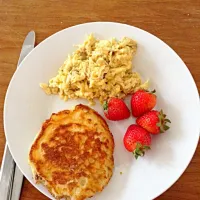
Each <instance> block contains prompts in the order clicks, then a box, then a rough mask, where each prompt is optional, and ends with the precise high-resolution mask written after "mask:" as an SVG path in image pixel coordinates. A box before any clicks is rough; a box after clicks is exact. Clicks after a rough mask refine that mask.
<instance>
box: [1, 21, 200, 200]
mask: <svg viewBox="0 0 200 200" xmlns="http://www.w3.org/2000/svg"><path fill="white" fill-rule="evenodd" d="M89 33H94V34H95V36H96V37H98V38H100V39H110V38H111V37H116V38H119V39H120V38H122V37H123V36H127V37H130V38H133V39H135V40H136V41H137V42H138V52H137V55H136V58H135V60H134V61H133V63H134V65H135V67H136V71H138V72H139V73H140V74H141V75H142V76H143V78H144V79H146V78H150V80H151V87H152V88H155V89H156V90H157V96H158V108H159V109H160V108H163V110H164V111H165V112H166V113H167V114H168V116H169V118H170V119H171V121H172V124H171V129H170V130H169V131H168V132H166V133H165V134H161V135H159V136H156V137H153V143H152V150H151V151H149V152H148V153H147V154H146V155H145V157H143V158H140V159H138V160H137V161H136V160H135V159H134V158H133V156H132V154H131V153H128V152H127V151H126V150H125V149H124V147H123V143H122V138H123V135H124V133H125V130H126V128H127V126H128V125H130V124H131V123H134V119H133V118H130V119H129V120H125V121H120V122H108V124H109V126H110V128H111V131H112V133H113V135H114V139H115V144H116V147H115V153H114V158H115V170H114V175H113V177H112V179H111V181H110V182H109V184H108V186H107V187H106V188H105V189H104V190H103V192H101V193H99V194H97V195H96V196H95V197H93V198H92V199H91V200H94V199H95V200H111V199H115V200H130V199H132V198H133V197H134V199H137V200H150V199H153V198H155V197H157V196H158V195H160V194H161V193H163V192H164V191H166V190H167V189H168V188H169V187H170V186H171V185H172V184H173V183H174V182H175V181H176V180H177V179H178V178H179V177H180V176H181V174H182V173H183V172H184V170H185V169H186V167H187V166H188V164H189V162H190V160H191V158H192V156H193V154H194V152H195V149H196V146H197V143H198V139H199V130H200V104H199V96H198V91H197V88H196V85H195V83H194V80H193V79H192V76H191V74H190V72H189V71H188V69H187V67H186V66H185V64H184V63H183V61H182V60H181V59H180V58H179V57H178V55H177V54H176V53H175V52H174V51H173V50H172V49H171V48H170V47H169V46H167V45H166V44H165V43H164V42H162V41H161V40H159V39H158V38H156V37H155V36H153V35H151V34H149V33H147V32H145V31H143V30H141V29H138V28H135V27H132V26H128V25H124V24H118V23H109V22H97V23H87V24H81V25H78V26H74V27H71V28H68V29H65V30H62V31H60V32H58V33H56V34H54V35H52V36H51V37H49V38H48V39H46V40H45V41H43V42H42V43H41V44H39V45H38V46H37V47H36V48H35V49H34V50H33V51H32V52H31V53H30V54H29V55H28V56H27V57H26V58H25V60H24V61H23V62H22V63H21V65H20V67H19V68H18V69H17V71H16V72H15V74H14V76H13V78H12V80H11V83H10V85H9V88H8V91H7V95H6V100H5V107H4V126H5V133H6V139H7V141H8V145H9V148H10V150H11V153H12V155H13V157H14V159H15V161H16V163H17V165H18V166H19V168H20V169H21V171H22V172H23V174H24V175H25V176H26V178H27V179H28V180H29V181H30V182H31V183H32V184H33V185H34V186H35V187H36V188H37V189H39V190H40V191H41V192H42V193H44V194H45V195H46V196H48V197H49V198H52V196H51V195H50V194H49V193H48V192H47V190H46V189H45V188H44V187H43V186H41V185H35V183H34V181H33V179H32V174H31V170H30V167H29V165H28V162H27V160H28V152H29V148H30V145H31V143H32V142H33V140H34V137H35V135H36V133H37V132H38V130H39V129H40V126H41V124H42V123H43V121H44V120H45V119H47V118H49V117H50V114H51V113H52V112H57V111H59V110H63V109H70V108H71V107H72V106H73V105H76V104H78V103H87V102H86V101H83V100H80V99H79V100H77V101H72V100H70V101H68V102H63V101H62V100H60V99H59V97H57V96H53V97H50V96H47V95H45V93H44V92H43V91H42V90H41V89H40V88H39V83H40V82H47V81H48V79H49V78H51V77H53V76H55V75H56V73H57V71H58V68H59V67H60V66H61V65H62V63H63V61H64V60H65V59H66V57H67V55H68V54H69V53H72V52H73V51H74V49H75V47H74V46H73V45H75V44H80V43H82V42H83V40H84V39H85V37H86V35H87V34H89ZM127 101H128V100H127ZM94 109H96V110H97V111H98V112H99V113H100V114H103V113H102V108H101V106H100V105H99V104H97V105H96V106H95V107H94ZM120 172H123V174H122V175H120ZM52 199H53V198H52Z"/></svg>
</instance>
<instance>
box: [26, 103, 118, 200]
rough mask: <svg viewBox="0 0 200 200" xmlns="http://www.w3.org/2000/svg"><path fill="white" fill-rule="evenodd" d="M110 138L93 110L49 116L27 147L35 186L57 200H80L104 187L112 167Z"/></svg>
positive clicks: (78, 109) (77, 107) (85, 108)
mask: <svg viewBox="0 0 200 200" xmlns="http://www.w3.org/2000/svg"><path fill="white" fill-rule="evenodd" d="M113 150H114V141H113V136H112V134H111V132H110V130H109V128H108V125H107V123H106V122H105V120H104V119H103V118H102V117H101V116H100V115H99V114H98V113H97V112H95V111H94V110H93V109H91V108H89V107H88V106H85V105H81V104H80V105H77V106H76V107H75V109H74V110H64V111H61V112H58V113H56V114H52V115H51V117H50V119H48V120H46V121H45V122H44V123H43V125H42V128H41V131H40V132H39V134H38V136H37V138H36V139H35V141H34V143H33V144H32V146H31V150H30V153H29V163H30V166H31V169H32V172H33V176H34V179H35V181H36V183H42V184H43V185H45V186H46V187H47V189H48V190H49V192H50V193H51V194H52V195H53V196H54V197H55V198H57V199H61V198H65V199H67V200H83V199H86V198H88V197H92V196H93V195H94V194H95V193H97V192H100V191H102V190H103V188H104V187H105V186H106V185H107V184H108V182H109V180H110V178H111V176H112V173H113V167H114V160H113Z"/></svg>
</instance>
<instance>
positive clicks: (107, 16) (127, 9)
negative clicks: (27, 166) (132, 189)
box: [0, 0, 200, 200]
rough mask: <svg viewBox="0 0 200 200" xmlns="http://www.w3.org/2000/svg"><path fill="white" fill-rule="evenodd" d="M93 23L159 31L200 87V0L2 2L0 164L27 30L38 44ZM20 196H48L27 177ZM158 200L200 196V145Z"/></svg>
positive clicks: (30, 199)
mask: <svg viewBox="0 0 200 200" xmlns="http://www.w3.org/2000/svg"><path fill="white" fill-rule="evenodd" d="M91 21H114V22H122V23H127V24H130V25H133V26H136V27H139V28H142V29H144V30H146V31H149V32H150V33H153V34H154V35H156V36H157V37H159V38H160V39H162V40H163V41H165V42H166V43H167V44H168V45H170V46H171V47H172V48H173V49H174V50H175V51H176V52H177V53H178V54H179V55H180V57H181V58H182V59H183V61H184V62H185V63H186V65H187V67H188V69H189V70H190V72H191V73H192V75H193V77H194V80H195V82H196V84H197V87H198V90H200V0H184V1H182V0H157V1H156V0H129V1H128V0H127V1H126V0H121V1H120V0H99V1H97V0H87V1H82V0H76V1H72V0H63V1H61V0H54V1H53V0H21V1H19V0H18V1H17V0H13V1H12V0H0V112H1V113H0V163H1V159H2V155H3V151H4V144H5V136H4V130H3V104H4V97H5V93H6V90H7V87H8V84H9V81H10V79H11V77H12V75H13V73H14V71H15V69H16V64H17V61H18V57H19V54H20V51H21V46H22V43H23V40H24V38H25V36H26V34H27V33H28V32H29V31H30V30H34V31H35V32H36V43H37V44H38V43H40V42H41V41H42V40H44V39H45V38H47V37H48V36H50V35H52V34H53V33H55V32H57V31H59V30H61V29H64V28H67V27H70V26H72V25H76V24H80V23H85V22H91ZM191 117H192V116H191ZM180 156H184V155H180ZM155 178H156V177H155ZM20 199H21V200H45V199H47V197H45V196H44V195H43V194H41V193H40V192H39V191H37V190H36V189H35V188H34V187H33V186H32V185H31V184H30V183H29V182H28V181H27V180H24V183H23V189H22V193H21V198H20ZM157 199H159V200H160V199H162V200H168V199H181V200H191V199H192V200H199V199H200V144H199V145H198V148H197V151H196V153H195V155H194V157H193V159H192V161H191V163H190V165H189V166H188V168H187V169H186V171H185V172H184V174H183V175H182V176H181V178H180V179H179V180H178V181H177V182H176V183H175V184H174V185H173V186H172V187H171V188H170V189H169V190H168V191H166V192H165V193H164V194H162V195H161V196H160V197H158V198H157Z"/></svg>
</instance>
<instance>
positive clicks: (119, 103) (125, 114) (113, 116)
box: [103, 97, 131, 121]
mask: <svg viewBox="0 0 200 200" xmlns="http://www.w3.org/2000/svg"><path fill="white" fill-rule="evenodd" d="M103 108H104V114H105V116H106V118H107V119H109V120H113V121H118V120H123V119H127V118H129V117H130V115H131V114H130V110H129V109H128V107H127V106H126V104H125V103H124V101H123V100H122V99H118V98H115V97H112V98H110V99H109V100H108V101H105V102H104V104H103Z"/></svg>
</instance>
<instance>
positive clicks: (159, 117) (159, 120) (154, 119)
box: [136, 110, 171, 134]
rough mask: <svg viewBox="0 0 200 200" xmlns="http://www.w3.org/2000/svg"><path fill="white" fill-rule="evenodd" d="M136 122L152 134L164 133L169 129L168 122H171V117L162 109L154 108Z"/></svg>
mask: <svg viewBox="0 0 200 200" xmlns="http://www.w3.org/2000/svg"><path fill="white" fill-rule="evenodd" d="M136 123H137V124H138V125H139V126H141V127H143V128H144V129H146V130H147V131H148V132H150V133H152V134H158V133H164V132H165V131H166V130H168V129H169V126H168V125H167V124H168V123H171V121H170V120H169V119H167V118H166V115H165V114H164V113H163V111H162V110H161V111H160V112H159V111H157V110H152V111H149V112H147V113H145V114H144V115H142V116H141V117H139V118H138V119H137V120H136Z"/></svg>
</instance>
